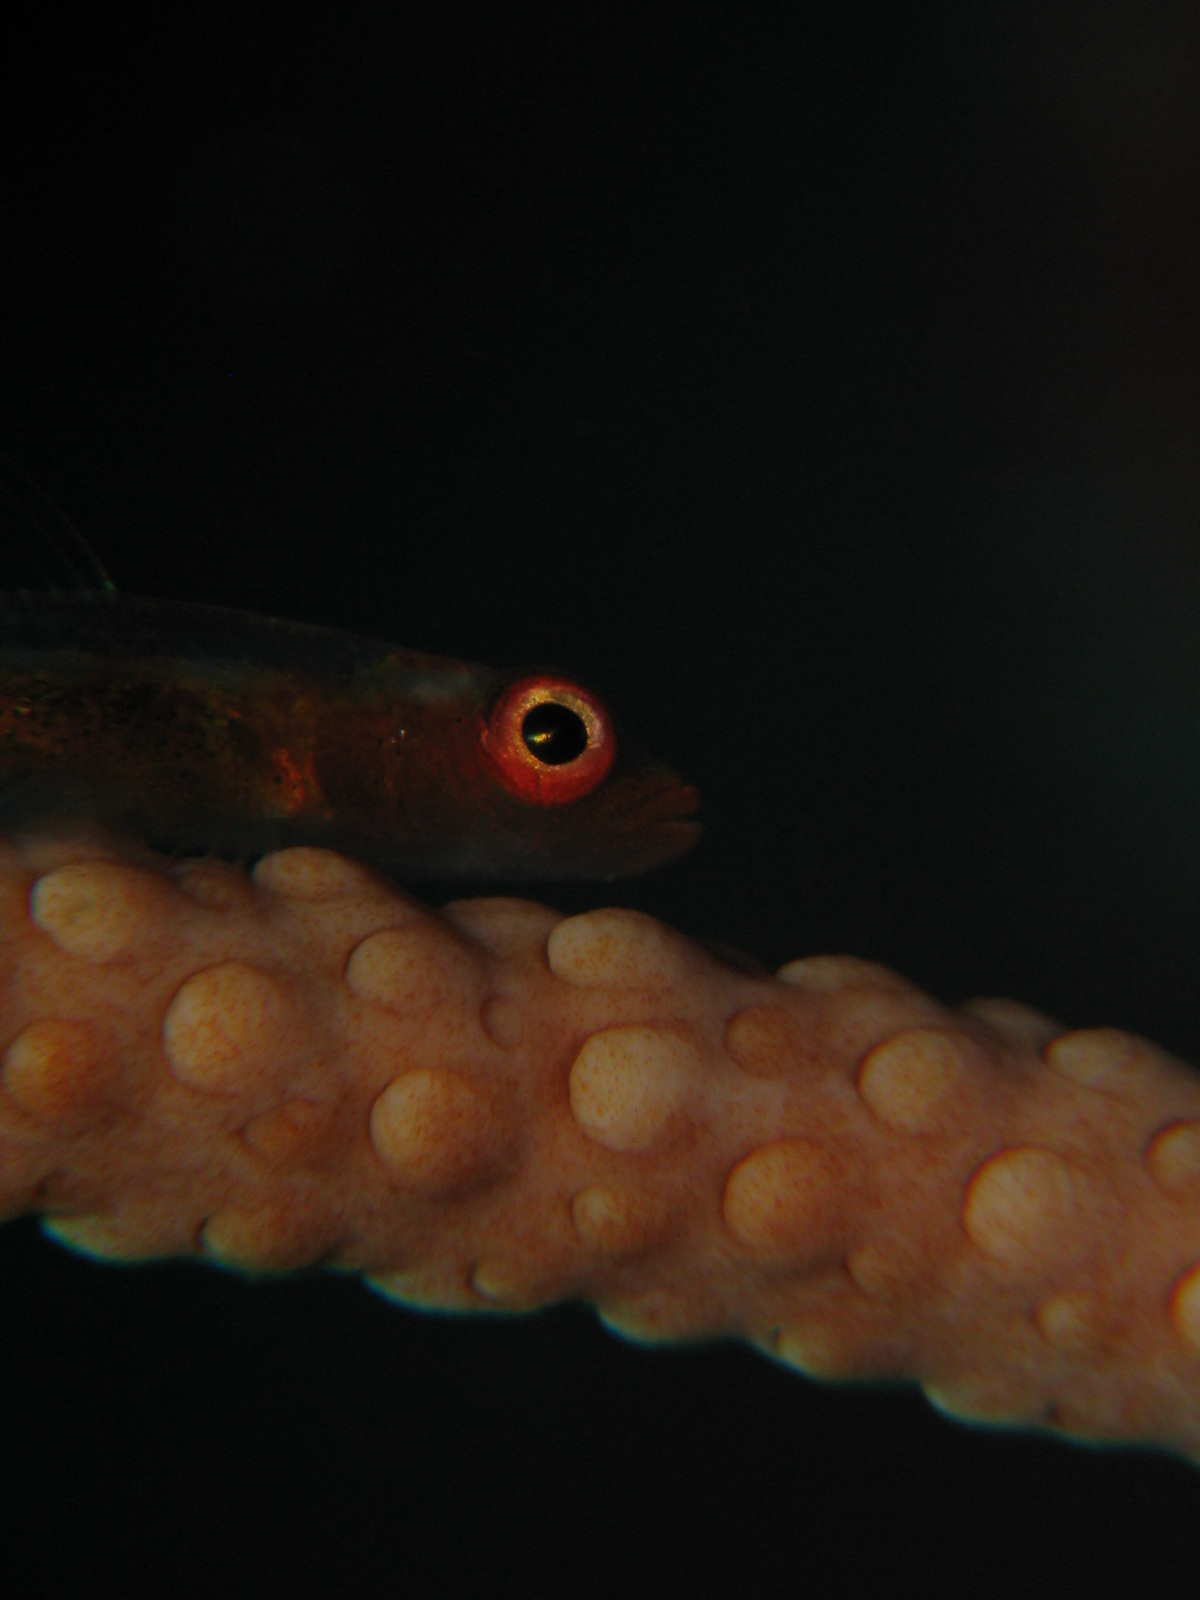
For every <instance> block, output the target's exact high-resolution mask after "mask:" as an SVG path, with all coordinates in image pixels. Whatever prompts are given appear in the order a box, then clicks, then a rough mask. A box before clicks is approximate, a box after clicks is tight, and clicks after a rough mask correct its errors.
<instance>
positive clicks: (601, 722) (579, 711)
mask: <svg viewBox="0 0 1200 1600" xmlns="http://www.w3.org/2000/svg"><path fill="white" fill-rule="evenodd" d="M482 743H483V748H484V750H485V751H486V752H487V754H488V755H489V756H490V757H491V759H492V762H493V764H494V766H495V768H496V771H497V773H498V775H499V777H500V779H501V781H502V782H503V784H504V786H505V788H507V789H508V790H510V791H511V793H513V794H515V795H518V796H519V797H520V798H521V799H522V800H529V801H532V802H533V803H534V804H535V805H542V806H559V805H567V804H569V803H570V802H571V801H572V800H579V799H582V797H583V796H584V795H585V794H590V793H591V792H592V790H593V789H595V788H596V787H597V786H598V785H599V784H600V783H602V782H603V781H604V779H605V778H606V777H607V775H608V773H609V771H610V770H611V768H612V764H613V762H614V761H615V760H616V755H617V741H616V735H615V734H614V732H613V725H612V718H611V716H610V715H609V713H608V710H607V708H606V707H605V705H604V703H603V701H601V700H600V699H598V698H597V696H596V695H594V694H592V693H591V691H590V690H588V689H583V688H581V687H580V686H579V684H577V683H572V682H571V681H570V679H568V678H560V677H558V676H556V675H554V674H551V673H541V674H537V675H535V676H532V677H528V678H521V679H519V680H518V681H517V682H516V683H512V684H509V686H508V687H507V688H506V689H504V690H503V691H502V692H501V694H500V696H499V697H498V699H497V700H496V702H495V704H494V705H493V707H492V709H491V712H490V714H489V716H488V719H487V722H486V723H485V725H484V729H483V735H482Z"/></svg>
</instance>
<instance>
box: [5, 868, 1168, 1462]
mask: <svg viewBox="0 0 1200 1600" xmlns="http://www.w3.org/2000/svg"><path fill="white" fill-rule="evenodd" d="M0 1047H2V1048H3V1050H4V1056H3V1069H2V1083H3V1096H2V1097H0V1206H2V1208H3V1214H4V1215H7V1216H15V1215H18V1214H20V1213H24V1212H38V1213H41V1214H44V1215H45V1216H46V1218H47V1219H48V1227H49V1229H50V1231H51V1232H52V1233H53V1234H55V1235H56V1236H57V1237H58V1238H60V1239H62V1240H63V1241H64V1242H66V1243H68V1244H70V1245H73V1246H75V1247H76V1248H79V1249H82V1250H86V1251H88V1252H90V1253H93V1254H97V1255H102V1256H108V1257H112V1258H115V1259H121V1260H130V1259H141V1258H145V1257H150V1256H160V1255H180V1254H201V1255H203V1256H205V1257H206V1258H208V1259H211V1260H214V1261H217V1262H221V1263H225V1264H228V1265H230V1266H235V1267H241V1268H246V1269H250V1270H287V1269H289V1268H294V1267H298V1266H301V1265H305V1264H310V1263H314V1262H324V1263H325V1264H327V1265H329V1266H333V1267H341V1268H346V1269H351V1270H354V1271H359V1272H362V1273H364V1274H365V1275H366V1276H367V1279H368V1281H369V1282H370V1283H372V1284H373V1285H374V1286H375V1287H376V1288H378V1289H380V1290H381V1291H382V1292H383V1293H385V1294H387V1295H389V1296H392V1297H394V1298H396V1299H399V1300H402V1301H405V1302H407V1303H410V1304H414V1305H419V1306H424V1307H440V1308H445V1309H452V1310H464V1311H467V1310H472V1309H487V1308H492V1309H515V1310H520V1309H528V1308H533V1307H537V1306H541V1305H545V1304H547V1303H549V1302H551V1301H553V1300H557V1299H562V1298H564V1297H573V1298H580V1299H585V1300H588V1301H591V1302H593V1303H594V1304H595V1305H596V1306H597V1308H598V1310H599V1312H600V1314H601V1316H602V1317H603V1318H604V1320H605V1321H606V1322H608V1323H609V1324H610V1325H612V1326H613V1327H615V1328H617V1329H619V1330H620V1331H621V1332H623V1333H626V1334H629V1335H631V1336H633V1337H635V1338H639V1339H651V1340H662V1339H692V1338H706V1337H713V1336H718V1335H730V1334H734V1335H739V1336H742V1337H745V1338H747V1339H749V1340H751V1341H752V1342H754V1343H755V1344H757V1345H759V1346H760V1347H761V1348H763V1349H764V1350H766V1351H768V1352H769V1353H770V1354H772V1355H774V1356H777V1357H778V1358H780V1359H781V1360H783V1361H785V1362H787V1363H789V1364H793V1365H795V1366H797V1367H799V1368H800V1369H801V1370H803V1371H805V1372H807V1373H810V1374H813V1375H816V1376H821V1377H837V1378H852V1377H869V1378H876V1379H877V1378H882V1377H894V1378H906V1379H911V1380H914V1381H916V1382H918V1383H920V1384H921V1385H922V1387H923V1388H924V1390H925V1392H926V1394H927V1395H928V1396H929V1397H930V1399H931V1400H933V1402H934V1403H935V1404H936V1405H938V1406H940V1407H941V1408H943V1409H944V1410H946V1411H948V1412H950V1413H952V1414H954V1415H956V1416H961V1417H965V1418H969V1419H973V1420H981V1421H996V1422H1004V1423H1007V1424H1017V1425H1027V1426H1030V1427H1045V1428H1051V1429H1054V1430H1056V1431H1058V1432H1061V1433H1065V1434H1067V1435H1073V1436H1077V1437H1085V1438H1094V1439H1108V1440H1114V1441H1131V1442H1145V1443H1154V1444H1158V1445H1161V1446H1164V1447H1166V1448H1169V1449H1172V1450H1176V1451H1178V1452H1180V1453H1182V1454H1185V1455H1188V1456H1191V1457H1193V1458H1200V1081H1198V1080H1197V1079H1196V1078H1195V1077H1194V1076H1193V1075H1192V1073H1191V1071H1190V1070H1189V1069H1188V1068H1187V1067H1186V1066H1184V1065H1183V1064H1182V1063H1180V1062H1178V1061H1177V1060H1175V1059H1174V1058H1172V1057H1170V1056H1168V1055H1166V1054H1165V1053H1163V1052H1162V1051H1160V1050H1157V1049H1156V1048H1155V1047H1154V1046H1152V1045H1149V1044H1147V1043H1145V1042H1144V1041H1142V1040H1140V1039H1136V1038H1133V1037H1131V1036H1129V1035H1127V1034H1123V1033H1117V1032H1115V1031H1113V1030H1110V1029H1097V1030H1091V1031H1086V1032H1075V1033H1064V1032H1063V1030H1062V1029H1061V1028H1060V1027H1058V1026H1057V1025H1056V1024H1055V1023H1053V1022H1051V1021H1050V1020H1049V1019H1048V1018H1045V1017H1042V1016H1040V1015H1038V1014H1036V1013H1034V1012H1031V1011H1029V1010H1028V1009H1026V1008H1025V1007H1022V1006H1019V1005H1016V1004H1014V1003H1011V1002H1005V1001H979V1002H974V1003H972V1004H970V1005H968V1006H965V1007H963V1008H961V1009H958V1010H950V1009H947V1008H946V1007H944V1006H941V1005H939V1004H938V1003H937V1002H935V1001H933V1000H932V999H930V998H929V997H928V996H926V995H924V994H922V993H920V992H919V991H918V990H916V989H914V988H912V987H911V986H910V985H908V984H906V983H905V982H903V981H902V980H901V979H899V978H897V977H895V976H894V975H892V974H891V973H889V972H886V971H884V970H883V969H882V968H879V967H875V966H871V965H869V964H867V963H864V962H860V961H854V960H850V959H848V958H842V957H833V958H830V957H822V958H817V959H812V960H804V961H798V962H793V963H792V964H791V965H789V966H787V967H785V968H783V970H782V971H781V972H780V974H779V975H778V976H777V977H776V978H773V979H772V978H766V977H759V976H756V975H754V974H752V973H748V972H744V971H741V970H738V969H737V968H735V967H733V966H727V965H725V964H723V963H721V962H719V961H718V960H716V959H715V958H714V957H713V956H711V955H710V954H708V953H707V952H706V951H704V950H702V949H701V948H699V947H698V946H696V945H694V944H692V943H690V942H689V941H688V940H686V939H684V938H682V937H681V936H680V935H677V934H675V933H672V932H671V931H669V930H668V929H666V928H664V927H662V926H661V925H660V924H658V923H656V922H655V921H653V920H652V919H651V918H648V917H646V916H643V915H641V914H638V913H634V912H628V911H615V910H608V911H595V912H590V913H587V914H585V915H583V916H576V917H571V918H563V917H561V916H560V915H558V914H557V913H556V912H553V911H550V910H548V909H546V908H544V907H542V906H536V905H532V904H529V903H527V902H524V901H519V900H510V899H495V900H474V901H460V902H458V903H456V904H453V905H450V906H447V907H446V909H445V910H444V911H443V912H441V913H434V912H431V911H429V910H427V909H426V908H424V907H423V906H421V905H419V904H418V903H417V902H416V901H414V900H412V899H410V898H409V897H408V896H406V895H404V894H402V893H400V892H399V891H397V890H396V889H395V888H393V887H392V886H390V885H388V884H386V883H384V882H382V881H381V880H379V879H377V878H376V877H374V876H372V875H371V874H370V873H368V872H367V871H366V870H365V869H363V868H361V867H359V866H357V865H355V864H354V863H352V862H350V861H347V860H344V859H342V858H340V857H337V856H334V855H330V854H328V853H326V852H322V851H315V850H291V851H284V852H282V853H280V854H277V855H273V856H268V857H266V858H265V859H264V860H263V861H262V862H260V863H259V865H258V867H257V869H256V870H255V872H254V873H253V875H252V876H247V875H246V874H244V873H241V872H238V871H235V870H234V869H232V868H229V867H225V866H222V865H219V864H217V863H213V862H195V861H189V862H177V863H167V862H165V861H163V860H161V859H160V858H157V857H153V856H151V855H149V854H144V855H143V854H137V855H135V854H134V853H132V852H125V853H122V852H120V851H116V850H113V849H111V848H106V847H98V846H97V845H95V844H94V843H89V842H88V841H86V840H83V839H60V840H54V841H48V840H43V841H40V842H37V843H24V844H21V845H17V844H11V845H8V846H5V847H4V848H3V850H2V851H0Z"/></svg>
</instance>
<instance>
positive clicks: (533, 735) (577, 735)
mask: <svg viewBox="0 0 1200 1600" xmlns="http://www.w3.org/2000/svg"><path fill="white" fill-rule="evenodd" d="M521 737H522V739H524V741H525V748H526V750H528V751H529V753H530V755H531V756H534V757H535V758H536V759H537V760H538V761H542V762H544V763H545V764H546V766H548V767H561V766H563V765H564V763H566V762H568V761H576V760H578V758H579V757H580V756H581V755H582V754H583V752H584V751H585V750H586V749H587V744H588V731H587V723H586V722H584V720H583V718H582V717H581V716H580V715H579V713H578V711H573V710H572V709H571V707H570V706H565V705H563V703H562V701H561V700H542V701H541V702H540V703H539V704H538V705H536V706H534V708H533V710H532V711H527V712H526V713H525V716H524V719H523V720H522V722H521Z"/></svg>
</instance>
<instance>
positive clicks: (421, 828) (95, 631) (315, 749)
mask: <svg viewBox="0 0 1200 1600" xmlns="http://www.w3.org/2000/svg"><path fill="white" fill-rule="evenodd" d="M698 803H699V802H698V796H697V795H696V792H695V790H694V789H692V788H691V787H690V786H689V785H687V784H685V783H684V782H682V781H681V780H680V779H679V778H678V777H676V775H675V774H674V773H673V772H672V771H671V770H670V769H669V768H668V767H665V766H663V765H662V764H661V763H659V762H656V761H653V760H650V759H648V758H646V757H643V756H641V755H639V754H637V753H636V752H635V751H632V750H630V749H628V748H626V747H625V746H624V744H623V743H622V744H621V746H620V748H618V741H617V735H616V731H615V729H614V726H613V720H612V717H611V715H610V714H609V712H608V710H607V709H606V708H605V706H604V704H603V702H602V701H601V700H599V699H598V698H597V696H596V695H594V694H593V693H591V691H590V690H588V689H585V688H583V687H582V686H581V685H579V684H577V683H574V682H572V681H571V680H570V679H569V678H566V677H564V676H563V675H562V674H561V673H557V672H553V671H526V672H515V673H514V672H509V673H505V672H498V671H494V670H493V669H491V668H489V667H481V666H474V665H471V664H469V663H466V662H460V661H450V660H443V659H441V658H440V657H437V656H430V655H422V654H418V653H417V652H415V651H408V650H399V649H396V648H395V647H393V646H392V645H389V644H384V643H380V642H377V641H374V640H368V639H359V638H356V637H354V636H352V635H349V634H343V633H338V632H335V631H334V630H332V629H326V628H317V627H309V626H304V625H301V624H298V623H291V622H281V621H278V620H276V619H274V618H269V617H259V616H252V615H249V614H246V613H242V612H237V611H225V610H219V609H215V608H209V607H203V606H191V605H176V604H173V603H169V602H165V601H158V600H140V599H134V598H131V597H128V596H125V595H118V594H116V593H115V592H114V591H110V592H106V593H88V592H84V593H78V594H72V595H28V594H16V595H3V596H0V828H3V829H7V830H13V831H21V830H23V829H27V828H29V827H37V826H44V825H46V824H49V823H61V822H64V821H72V822H81V821H82V822H87V823H91V824H95V825H97V826H100V827H103V828H107V829H112V830H117V831H120V832H122V833H128V834H132V835H133V836H135V837H137V838H139V839H142V840H144V841H145V842H147V843H148V844H151V845H154V846H156V847H158V848H166V849H171V850H178V851H193V850H208V851H213V852H216V853H220V854H234V855H242V856H246V855H253V854H258V853H260V852H262V851H265V850H269V849H274V848H277V847H278V846H280V845H286V844H319V845H325V846H328V847H330V848H333V849H337V850H342V851H345V852H347V853H350V854H353V855H355V856H357V857H359V858H360V859H363V860H366V861H369V862H371V863H373V864H375V865H377V866H378V867H380V868H382V869H384V870H385V871H388V872H391V873H394V874H396V875H397V876H401V877H405V878H416V877H424V878H433V877H459V876H471V877H480V878H510V879H522V878H529V879H534V878H615V877H621V876H624V875H626V874H629V873H635V872H641V871H644V870H646V869H647V868H650V867H654V866H658V865H659V864H661V863H662V862H665V861H670V860H671V859H672V858H673V857H675V856H678V855H680V854H682V852H683V851H685V850H687V849H688V848H689V847H690V846H691V845H692V844H694V843H695V841H696V839H697V837H698V835H699V824H698V823H697V822H696V821H695V820H694V819H693V817H692V813H693V812H694V811H695V810H696V807H697V805H698Z"/></svg>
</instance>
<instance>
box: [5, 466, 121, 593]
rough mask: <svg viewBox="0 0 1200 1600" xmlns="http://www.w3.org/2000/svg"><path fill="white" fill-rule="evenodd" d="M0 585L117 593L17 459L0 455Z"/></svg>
mask: <svg viewBox="0 0 1200 1600" xmlns="http://www.w3.org/2000/svg"><path fill="white" fill-rule="evenodd" d="M0 525H2V526H3V528H4V534H5V536H4V538H3V539H2V540H0V589H49V590H50V591H51V592H52V593H62V592H64V591H65V592H66V593H68V594H99V595H115V594H116V592H117V586H116V584H115V583H114V582H113V581H112V579H111V578H110V577H109V575H108V573H107V572H106V571H105V570H104V567H103V565H102V564H101V562H100V560H99V558H98V557H97V555H96V554H95V552H94V551H93V550H92V547H91V546H90V545H89V544H88V542H87V540H86V539H85V538H84V536H83V534H82V533H80V531H79V529H78V528H77V527H76V526H75V524H74V523H73V522H72V521H71V519H70V517H68V516H67V514H66V512H65V511H64V510H63V509H62V507H61V506H60V505H58V504H57V502H56V501H54V500H52V499H51V498H50V496H49V495H48V494H47V493H46V491H45V490H44V489H43V488H42V487H41V485H40V484H39V483H37V482H36V480H35V479H33V478H31V477H30V476H29V474H28V473H27V472H24V471H22V469H21V468H20V467H18V466H17V464H16V462H15V461H12V460H10V459H9V457H8V456H5V455H0Z"/></svg>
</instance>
